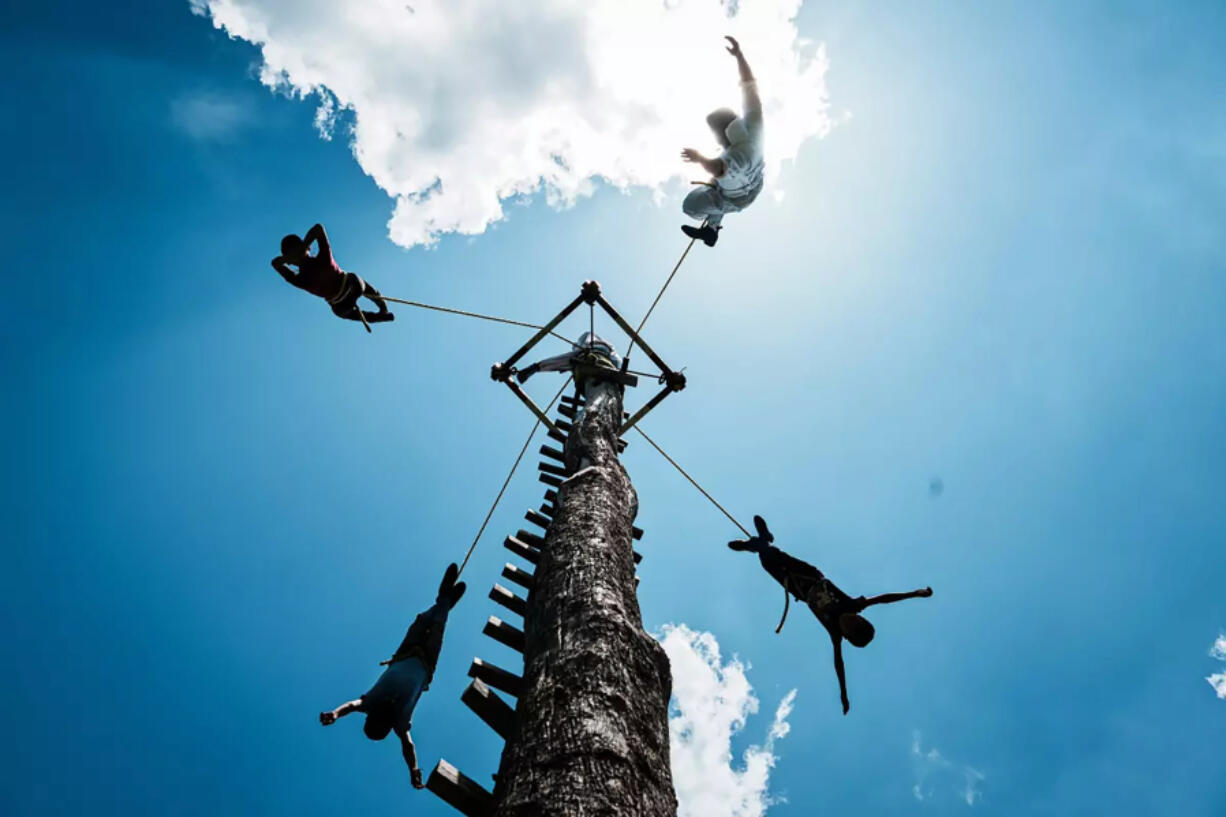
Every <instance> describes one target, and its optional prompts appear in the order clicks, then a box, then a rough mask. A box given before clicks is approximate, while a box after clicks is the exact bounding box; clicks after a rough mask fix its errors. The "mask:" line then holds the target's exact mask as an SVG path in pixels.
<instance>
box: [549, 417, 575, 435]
mask: <svg viewBox="0 0 1226 817" xmlns="http://www.w3.org/2000/svg"><path fill="white" fill-rule="evenodd" d="M553 424H554V425H555V426H557V427H558V429H559V430H561V431H562V433H564V434H569V433H570V432H571V429H573V428H574V426H572V425H571V424H570V423H568V422H566V421H565V420H554V421H553Z"/></svg>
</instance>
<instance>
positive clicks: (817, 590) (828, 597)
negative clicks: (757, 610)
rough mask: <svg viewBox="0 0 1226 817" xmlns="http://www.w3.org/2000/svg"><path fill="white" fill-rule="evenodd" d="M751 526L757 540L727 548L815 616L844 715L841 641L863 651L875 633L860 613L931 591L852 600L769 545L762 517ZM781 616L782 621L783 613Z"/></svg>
mask: <svg viewBox="0 0 1226 817" xmlns="http://www.w3.org/2000/svg"><path fill="white" fill-rule="evenodd" d="M753 523H754V526H755V527H756V528H757V529H758V535H757V536H754V537H751V538H749V539H737V540H735V541H732V542H729V543H728V547H730V548H732V549H733V550H747V551H749V552H750V553H756V554H758V560H759V561H761V562H762V567H764V568H766V572H767V573H769V574H771V576H772V577H773V578H774V579H775V581H777V582H779V583H780V584H781V585H783V589H784V591H785V593H789V594H791V595H792V596H794V597H795V598H796V600H797V601H803V602H805V603H806V604H808V605H809V609H810V610H812V611H813V615H815V616H817V620H818V621H820V622H821V624H822V626H823V627H825V628H826V632H827V633H829V634H830V643H831V644H832V645H833V647H834V671H835V673H836V674H837V675H838V676H839V697H840V699H841V700H842V702H843V714H844V715H846V714H847V711H848V710H849V709H850V708H851V703H850V702H849V701H848V699H847V679H846V677H845V676H844V673H843V639H847V641H849V642H850V643H851V645H852V646H853V647H867V646H868V643H869V642H870V641H872V640H873V635H874V634H875V632H876V631H875V630H874V629H873V625H872V624H870V623H869V621H868V619H866V618H864V616H862V615H860V613H861V612H862V611H863V610H864V609H865V608H866V607H871V606H872V605H874V604H892V603H893V602H896V601H902V600H904V599H915V598H927V597H928V596H931V595H932V588H931V587H925V588H924V589H923V590H912V591H911V592H909V593H885V594H882V595H880V596H872V597H870V598H865V597H864V596H857V597H856V598H852V597H851V596H849V595H847V594H846V593H844V592H843V591H842V590H840V589H839V588H838V587H837V586H836V585H835V584H834V582H832V581H830V580H829V579H827V578H826V577H825V575H824V574H823V573H822V572H821V571H820V570H818V569H817V568H816V567H814V566H813V565H811V564H809V563H808V562H803V561H801V560H800V559H797V558H796V557H795V556H790V555H788V554H787V553H784V552H783V551H782V550H780V549H779V548H777V547H775V546H774V545H772V544H771V542H773V541H775V537H774V536H773V535H772V534H771V532H770V530H769V529H767V527H766V522H764V521H763V520H762V517H760V516H755V517H754V518H753ZM784 616H785V618H786V616H787V613H786V612H785V613H784ZM779 627H780V629H782V628H783V622H782V621H780V622H779Z"/></svg>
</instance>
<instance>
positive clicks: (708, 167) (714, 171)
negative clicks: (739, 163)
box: [681, 148, 728, 179]
mask: <svg viewBox="0 0 1226 817" xmlns="http://www.w3.org/2000/svg"><path fill="white" fill-rule="evenodd" d="M681 158H682V159H683V160H685V161H687V162H693V163H694V164H697V165H702V169H703V170H705V171H707V172H708V173H710V174H711V175H712V176H714V177H715V178H717V179H718V178H720V177H721V176H723V175H724V174H725V173H727V172H728V163H727V162H725V161H724V160H723V159H720V158H718V157H716V158H714V159H708V158H707V157H706V156H703V155H702V154H701V153H699V152H698V151H696V150H694V148H685V149H684V150H682V151H681Z"/></svg>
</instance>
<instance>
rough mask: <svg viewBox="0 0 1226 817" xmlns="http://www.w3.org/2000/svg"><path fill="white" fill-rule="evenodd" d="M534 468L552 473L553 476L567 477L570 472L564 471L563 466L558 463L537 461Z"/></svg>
mask: <svg viewBox="0 0 1226 817" xmlns="http://www.w3.org/2000/svg"><path fill="white" fill-rule="evenodd" d="M536 470H538V471H541V472H543V473H546V474H553V475H554V476H555V477H568V476H570V474H568V473H567V472H566V469H565V468H563V467H562V466H560V465H550V464H549V463H547V462H538V463H537V464H536Z"/></svg>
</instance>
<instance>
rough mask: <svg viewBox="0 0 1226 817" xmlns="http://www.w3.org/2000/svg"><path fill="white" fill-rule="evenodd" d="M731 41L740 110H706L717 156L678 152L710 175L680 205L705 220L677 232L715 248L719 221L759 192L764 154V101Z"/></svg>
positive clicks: (694, 152)
mask: <svg viewBox="0 0 1226 817" xmlns="http://www.w3.org/2000/svg"><path fill="white" fill-rule="evenodd" d="M724 39H726V40H727V41H728V43H729V45H728V53H729V54H731V55H732V56H734V57H736V64H737V68H738V69H739V70H740V73H741V92H742V93H743V94H744V109H745V111H744V113H743V114H742V115H741V116H737V115H736V112H735V111H733V110H732V109H731V108H719V109H718V110H714V111H712V112H711V113H709V114H707V124H708V125H709V126H710V127H711V130H712V131H714V132H715V139H716V141H718V142H719V144H720V145H721V146H722V147H723V148H724V150H723V152H722V153H720V155H719V156H716V157H714V158H710V159H708V158H707V157H706V156H703V155H702V154H701V153H699V152H698V151H697V150H695V149H694V148H685V149H684V150H682V151H681V158H682V159H684V160H685V161H687V162H694V163H695V164H699V165H702V167H703V169H704V170H706V171H707V172H708V173H710V174H711V181H709V182H697V184H700V185H701V187H698V188H697V189H695V190H694V191H693V192H691V193H690V194H689V195H688V196H686V197H685V201H684V202H683V203H682V205H681V209H682V210H684V211H685V214H686V215H687V216H690V217H691V218H696V219H700V220H703V222H704V223H703V224H702V225H701V226H699V227H695V226H693V225H690V224H685V225H683V226H682V227H681V231H682V232H684V233H685V234H686V235H688V236H689V237H690V238H694V239H701V240H702V242H703V243H704V244H706V245H707V246H708V247H714V246H715V242H716V240H717V239H718V238H719V230H720V222H721V221H722V220H723V217H724V214H725V213H737V212H740V211H741V210H744V209H745V208H746V207H748V206H749V205H750V204H752V203H753V200H754V199H756V198H757V197H758V194H759V193H760V192H762V174H763V171H764V169H765V162H764V161H763V158H762V100H761V99H760V98H759V97H758V85H757V82H755V81H754V77H753V72H752V71H750V70H749V63H747V62H745V55H744V54H742V53H741V46H740V44H739V43H738V42H737V41H736V39H735V38H734V37H725V38H724Z"/></svg>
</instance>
